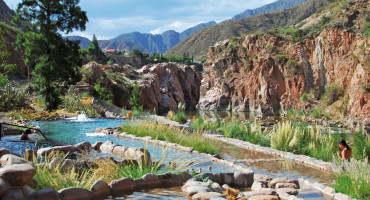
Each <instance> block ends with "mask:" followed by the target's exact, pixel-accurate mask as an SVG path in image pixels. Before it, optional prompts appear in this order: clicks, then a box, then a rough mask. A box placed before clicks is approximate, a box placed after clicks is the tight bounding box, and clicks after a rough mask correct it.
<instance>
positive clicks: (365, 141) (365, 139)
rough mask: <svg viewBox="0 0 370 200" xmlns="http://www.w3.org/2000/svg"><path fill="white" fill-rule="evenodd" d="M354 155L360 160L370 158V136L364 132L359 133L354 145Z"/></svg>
mask: <svg viewBox="0 0 370 200" xmlns="http://www.w3.org/2000/svg"><path fill="white" fill-rule="evenodd" d="M352 150H353V153H352V154H353V157H354V158H356V159H358V160H363V159H365V158H367V159H370V137H369V136H365V135H364V134H363V133H361V132H360V133H357V134H356V135H355V139H354V145H353V147H352Z"/></svg>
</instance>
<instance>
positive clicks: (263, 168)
mask: <svg viewBox="0 0 370 200" xmlns="http://www.w3.org/2000/svg"><path fill="white" fill-rule="evenodd" d="M31 123H32V124H33V125H35V126H39V127H40V128H41V130H42V131H43V132H44V134H45V135H46V137H47V138H48V139H49V140H48V141H45V140H44V139H43V138H42V137H41V136H40V135H37V134H32V135H31V139H32V140H34V141H35V140H37V145H36V147H35V143H34V142H30V143H28V142H15V141H14V140H16V139H17V140H19V136H12V137H10V136H9V137H8V136H7V137H4V138H3V141H0V146H1V147H3V146H4V147H6V148H8V149H9V150H11V151H14V152H16V153H23V152H24V149H25V148H28V149H37V148H39V147H41V146H51V145H55V144H77V143H79V142H83V141H88V142H90V143H92V144H93V143H95V142H97V141H101V142H106V141H113V142H114V143H115V144H119V145H123V146H127V147H146V148H148V150H149V152H150V154H151V156H152V158H153V160H156V161H158V160H160V159H161V156H162V155H164V154H165V155H166V156H165V159H164V162H163V163H164V164H168V163H169V162H170V161H176V162H177V164H178V165H179V164H181V163H182V162H186V161H192V162H194V165H193V166H192V167H191V168H193V169H194V170H196V171H198V170H199V169H200V168H202V172H209V170H208V168H209V167H210V166H212V172H234V171H236V169H235V168H232V167H229V166H227V165H225V164H221V163H214V162H212V161H211V159H210V157H209V156H207V155H204V154H198V155H194V154H191V153H187V152H181V151H177V150H174V149H171V148H164V147H161V146H158V145H156V144H146V143H144V142H141V141H137V140H132V139H127V138H121V137H116V136H114V135H100V136H88V135H89V134H86V133H94V132H95V129H96V128H105V127H117V126H119V125H121V124H125V123H126V122H125V121H124V120H120V119H105V118H96V119H93V120H92V121H88V122H76V121H73V120H68V119H66V120H57V121H37V122H31ZM10 141H12V142H10ZM222 146H223V148H222V152H223V153H222V155H221V156H222V157H224V158H225V159H227V160H242V159H249V160H254V159H266V160H268V159H276V158H277V157H275V156H272V155H268V154H262V153H258V152H254V151H251V150H244V149H241V148H236V147H234V146H232V145H227V144H225V145H222ZM22 151H23V152H22ZM112 156H113V155H112ZM239 164H240V165H242V166H244V167H245V168H250V169H253V170H254V171H255V173H256V174H267V175H269V176H271V177H288V178H291V179H298V178H300V177H304V178H305V179H310V180H316V181H319V182H322V183H326V184H329V185H330V183H331V182H332V181H333V179H334V178H333V175H332V174H330V173H328V174H326V173H324V172H322V171H320V170H316V169H313V168H310V167H306V166H303V165H301V164H297V163H293V162H290V161H272V162H258V163H245V164H243V163H239ZM115 199H187V197H185V196H183V195H182V194H181V191H179V187H177V188H167V189H152V190H145V191H137V192H135V193H134V194H131V195H127V196H124V197H117V198H115Z"/></svg>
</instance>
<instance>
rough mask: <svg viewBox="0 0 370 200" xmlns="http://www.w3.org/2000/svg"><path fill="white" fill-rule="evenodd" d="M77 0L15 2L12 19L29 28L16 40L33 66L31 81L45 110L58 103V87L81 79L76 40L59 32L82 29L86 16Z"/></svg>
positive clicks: (49, 109)
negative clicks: (42, 100) (40, 96)
mask: <svg viewBox="0 0 370 200" xmlns="http://www.w3.org/2000/svg"><path fill="white" fill-rule="evenodd" d="M78 3H79V0H48V1H39V0H23V1H22V2H21V3H20V4H18V8H17V16H16V17H15V20H14V21H16V22H20V21H22V20H23V21H27V22H29V23H30V28H29V31H27V32H25V33H19V34H18V38H17V44H18V46H19V47H23V48H24V49H25V52H26V53H25V57H26V64H27V65H29V66H34V71H33V72H32V75H33V80H32V84H33V86H34V88H35V89H36V90H37V91H38V92H39V93H40V94H41V95H42V96H43V97H44V99H45V104H46V105H45V107H46V110H48V111H51V110H53V109H56V108H57V107H58V105H59V104H60V102H61V100H60V95H61V89H62V88H66V87H68V86H69V85H71V84H75V83H76V82H78V81H79V80H80V79H81V74H80V67H81V65H82V60H81V58H80V54H79V49H80V47H79V45H78V42H76V41H70V40H65V39H63V37H62V35H61V33H66V34H68V33H70V32H72V31H73V30H81V31H83V30H85V24H86V22H87V21H88V19H87V16H86V12H84V11H82V10H81V8H80V7H79V6H78Z"/></svg>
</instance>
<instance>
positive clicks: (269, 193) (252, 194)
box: [243, 190, 277, 198]
mask: <svg viewBox="0 0 370 200" xmlns="http://www.w3.org/2000/svg"><path fill="white" fill-rule="evenodd" d="M243 194H244V196H246V197H247V198H250V197H253V196H261V195H274V196H276V195H277V193H276V192H275V191H273V190H271V191H270V190H265V191H263V190H262V191H251V192H243Z"/></svg>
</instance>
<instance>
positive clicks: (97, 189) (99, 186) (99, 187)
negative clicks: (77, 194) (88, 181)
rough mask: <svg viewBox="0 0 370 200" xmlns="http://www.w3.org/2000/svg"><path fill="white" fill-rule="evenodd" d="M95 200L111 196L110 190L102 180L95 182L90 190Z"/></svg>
mask: <svg viewBox="0 0 370 200" xmlns="http://www.w3.org/2000/svg"><path fill="white" fill-rule="evenodd" d="M90 191H91V192H93V193H94V194H95V197H97V198H106V197H108V196H109V195H110V194H111V188H110V187H109V185H108V184H107V183H106V182H104V181H103V180H97V181H96V182H95V183H94V184H93V185H92V186H91V188H90Z"/></svg>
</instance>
